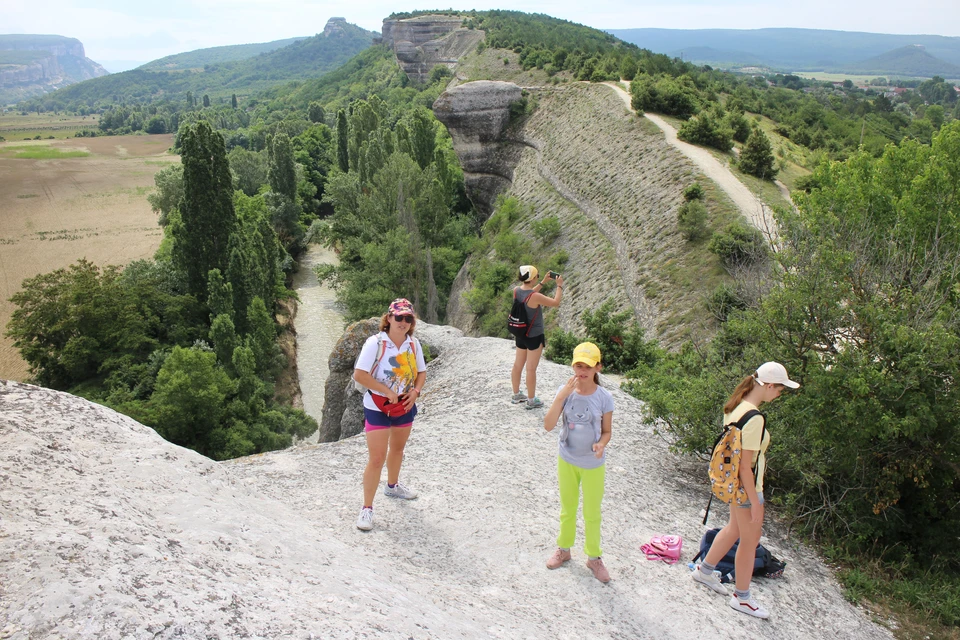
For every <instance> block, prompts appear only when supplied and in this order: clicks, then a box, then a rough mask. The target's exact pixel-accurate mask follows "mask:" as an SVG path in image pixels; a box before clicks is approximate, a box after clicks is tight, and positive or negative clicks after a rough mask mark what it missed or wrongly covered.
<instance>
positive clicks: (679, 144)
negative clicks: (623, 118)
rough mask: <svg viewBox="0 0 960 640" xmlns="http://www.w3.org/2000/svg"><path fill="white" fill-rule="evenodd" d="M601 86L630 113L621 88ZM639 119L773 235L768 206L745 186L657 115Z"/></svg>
mask: <svg viewBox="0 0 960 640" xmlns="http://www.w3.org/2000/svg"><path fill="white" fill-rule="evenodd" d="M604 84H605V85H607V86H608V87H610V88H612V89H613V90H614V91H615V92H616V93H617V95H619V96H620V98H621V99H622V100H623V102H624V104H626V105H627V108H628V109H629V110H630V111H634V109H633V105H632V104H631V97H630V94H629V93H628V92H627V91H624V89H623V87H621V86H620V85H619V84H616V83H614V82H605V83H604ZM628 86H629V85H628ZM643 116H644V117H645V118H646V119H647V120H650V121H651V122H653V123H654V124H655V125H657V126H658V127H660V130H661V131H663V134H664V136H666V139H667V142H668V143H670V144H671V145H672V146H674V147H676V148H677V149H678V150H679V151H680V152H681V153H682V154H683V155H685V156H687V157H688V158H690V160H691V161H692V162H693V163H694V164H695V165H697V167H698V168H699V169H700V170H701V171H703V173H704V175H706V176H707V177H708V178H710V179H711V180H713V181H714V182H715V183H716V184H717V186H719V187H720V188H721V189H723V191H724V193H726V194H727V195H728V196H729V197H730V199H731V200H733V203H734V204H735V205H737V208H738V209H740V212H741V213H742V214H743V216H744V217H745V218H746V219H747V220H749V221H750V223H751V224H752V225H753V226H755V227H756V228H758V229H760V231H763V232H764V233H765V234H767V235H768V236H773V235H776V222H774V220H773V216H772V215H771V214H770V209H769V207H767V206H766V205H765V204H764V203H763V202H762V201H761V200H760V199H759V198H758V197H757V196H756V195H754V193H753V192H752V191H750V189H748V188H747V187H746V185H744V184H743V183H742V182H740V181H739V180H738V179H737V177H736V176H735V175H734V174H733V173H732V172H731V171H730V169H728V168H727V167H726V166H724V165H723V164H722V163H721V162H720V161H719V160H717V159H716V158H714V157H713V155H711V153H710V152H709V151H707V150H706V149H703V148H701V147H698V146H696V145H692V144H690V143H688V142H684V141H683V140H680V139H678V138H677V130H676V129H674V128H673V125H671V124H670V123H669V122H667V121H666V120H664V119H663V118H661V117H660V116H658V115H656V114H653V113H644V114H643Z"/></svg>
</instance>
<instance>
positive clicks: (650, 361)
mask: <svg viewBox="0 0 960 640" xmlns="http://www.w3.org/2000/svg"><path fill="white" fill-rule="evenodd" d="M583 326H584V335H583V337H577V335H576V334H574V333H568V332H565V331H563V330H561V329H557V330H555V331H551V332H550V333H549V335H548V336H547V349H546V357H547V358H549V359H550V360H553V361H554V362H562V363H565V364H569V363H570V361H571V359H572V358H573V349H574V347H576V346H577V345H578V344H579V343H581V342H593V343H594V344H596V345H597V346H598V347H599V348H600V353H601V354H603V367H604V370H606V371H609V372H610V373H626V372H628V371H643V370H646V369H647V368H648V367H650V366H652V365H654V364H655V363H656V362H657V361H658V360H659V359H660V357H661V355H662V351H661V349H660V348H659V347H658V346H657V343H656V341H653V340H650V341H648V340H646V339H645V338H644V331H643V328H642V327H641V326H640V325H639V324H638V323H637V320H636V318H635V317H634V315H633V313H632V312H631V311H621V312H620V313H613V301H612V300H608V301H606V302H604V303H603V304H602V305H601V306H600V307H599V308H597V309H596V310H594V311H590V310H587V311H584V312H583Z"/></svg>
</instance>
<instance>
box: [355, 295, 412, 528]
mask: <svg viewBox="0 0 960 640" xmlns="http://www.w3.org/2000/svg"><path fill="white" fill-rule="evenodd" d="M416 326H417V318H416V315H415V314H414V312H413V305H412V304H410V301H409V300H407V299H406V298H398V299H396V300H394V301H393V302H391V303H390V306H389V307H388V308H387V312H386V313H385V314H383V317H382V318H380V333H378V334H377V335H373V336H370V337H369V338H367V341H366V342H365V343H364V345H363V348H362V349H361V350H360V355H359V356H358V357H357V363H356V365H355V368H354V370H353V379H354V380H356V381H357V382H358V383H359V384H361V385H363V386H364V387H366V388H367V391H366V392H365V393H364V394H363V417H364V432H365V434H366V438H367V453H368V456H369V457H368V460H367V466H366V469H364V472H363V508H361V509H360V515H359V516H358V517H357V528H358V529H362V530H363V531H369V530H370V529H372V528H373V498H374V496H376V494H377V487H378V486H379V485H380V476H381V474H382V472H383V465H384V462H386V465H387V485H386V486H385V487H384V488H383V494H384V495H386V496H390V497H391V498H400V499H404V500H413V499H414V498H416V497H417V492H416V491H414V490H413V489H411V488H409V487H406V486H404V485H403V484H401V483H400V465H401V464H402V463H403V449H404V447H405V446H406V444H407V439H408V438H409V437H410V429H411V427H413V419H414V417H416V415H417V405H416V402H417V400H418V399H419V398H420V394H421V392H422V391H423V384H424V381H425V380H426V378H427V365H426V363H425V362H424V359H423V348H422V347H421V345H420V341H419V340H417V339H416V338H414V337H413V330H414V328H416Z"/></svg>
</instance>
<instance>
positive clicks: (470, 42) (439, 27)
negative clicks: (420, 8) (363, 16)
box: [381, 15, 484, 82]
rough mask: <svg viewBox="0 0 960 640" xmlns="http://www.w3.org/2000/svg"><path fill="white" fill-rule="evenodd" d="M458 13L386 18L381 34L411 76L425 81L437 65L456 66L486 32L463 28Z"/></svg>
mask: <svg viewBox="0 0 960 640" xmlns="http://www.w3.org/2000/svg"><path fill="white" fill-rule="evenodd" d="M462 22H463V19H462V18H460V17H459V16H440V15H428V16H418V17H416V18H407V19H403V20H384V21H383V27H382V29H381V37H382V41H383V43H384V44H386V45H388V46H389V47H390V48H391V49H393V51H394V53H395V54H396V56H397V63H398V64H399V65H400V67H401V68H402V69H403V71H404V72H405V73H406V74H407V76H408V77H409V78H410V79H411V80H416V81H418V82H423V81H424V80H426V79H427V76H429V74H430V71H431V70H432V69H433V68H434V67H435V66H437V65H443V66H445V67H447V68H451V69H452V68H453V67H454V66H455V65H456V63H457V60H458V59H459V58H460V57H461V56H462V55H463V54H464V53H466V52H468V51H471V50H472V49H473V48H474V47H476V46H477V44H478V43H479V42H480V41H481V40H483V36H484V34H483V32H482V31H476V30H470V29H463V28H461V27H460V25H461V24H462Z"/></svg>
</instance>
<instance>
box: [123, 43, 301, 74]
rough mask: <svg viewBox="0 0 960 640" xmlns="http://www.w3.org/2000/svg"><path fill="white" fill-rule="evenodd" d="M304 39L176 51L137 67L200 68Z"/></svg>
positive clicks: (267, 51)
mask: <svg viewBox="0 0 960 640" xmlns="http://www.w3.org/2000/svg"><path fill="white" fill-rule="evenodd" d="M304 39H306V36H304V37H302V38H287V39H286V40H274V41H272V42H260V43H256V44H235V45H228V46H225V47H210V48H208V49H197V50H196V51H188V52H186V53H177V54H174V55H172V56H166V57H164V58H160V59H159V60H154V61H153V62H148V63H147V64H144V65H140V66H139V67H138V68H139V69H143V70H145V71H183V70H186V69H202V68H203V67H205V66H207V65H211V64H221V63H224V62H234V61H236V60H246V59H247V58H253V57H255V56H258V55H260V54H262V53H269V52H271V51H274V50H276V49H281V48H283V47H287V46H290V45H291V44H293V43H294V42H299V41H300V40H304Z"/></svg>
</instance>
